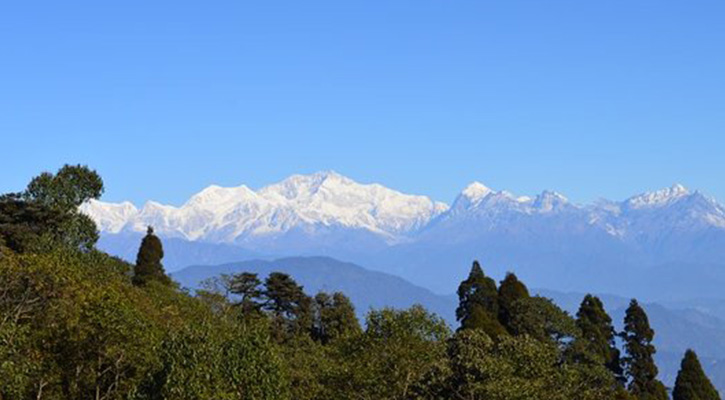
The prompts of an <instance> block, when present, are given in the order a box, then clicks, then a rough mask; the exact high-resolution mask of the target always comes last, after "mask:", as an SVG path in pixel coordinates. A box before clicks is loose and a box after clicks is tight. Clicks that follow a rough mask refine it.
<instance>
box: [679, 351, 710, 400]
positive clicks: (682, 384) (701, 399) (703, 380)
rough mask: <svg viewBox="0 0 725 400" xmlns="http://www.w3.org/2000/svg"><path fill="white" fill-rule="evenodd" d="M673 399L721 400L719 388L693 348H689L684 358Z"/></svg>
mask: <svg viewBox="0 0 725 400" xmlns="http://www.w3.org/2000/svg"><path fill="white" fill-rule="evenodd" d="M672 400H720V395H719V394H718V392H717V389H715V387H714V386H713V385H712V382H710V379H708V378H707V375H705V371H703V370H702V365H700V360H698V359H697V354H695V352H694V351H692V350H687V351H686V352H685V357H684V358H683V359H682V364H681V365H680V372H679V373H677V380H676V381H675V389H674V390H673V392H672Z"/></svg>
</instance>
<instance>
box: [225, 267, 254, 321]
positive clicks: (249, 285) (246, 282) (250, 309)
mask: <svg viewBox="0 0 725 400" xmlns="http://www.w3.org/2000/svg"><path fill="white" fill-rule="evenodd" d="M261 285H262V281H260V280H259V277H258V276H257V274H254V273H251V272H242V273H241V274H235V275H234V276H232V277H231V279H230V282H229V292H230V293H232V294H235V295H237V296H239V297H241V299H240V300H239V301H238V302H236V303H235V305H237V306H239V307H240V308H241V311H242V314H243V315H245V316H248V315H254V314H257V313H258V312H259V311H260V309H261V307H262V305H261V303H260V302H259V299H260V297H261V296H262V290H261V288H260V286H261Z"/></svg>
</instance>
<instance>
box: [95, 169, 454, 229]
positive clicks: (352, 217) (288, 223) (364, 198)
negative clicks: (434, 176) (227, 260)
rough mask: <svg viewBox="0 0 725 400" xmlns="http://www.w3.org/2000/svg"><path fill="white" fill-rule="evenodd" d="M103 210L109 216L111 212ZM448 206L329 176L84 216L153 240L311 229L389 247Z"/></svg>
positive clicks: (210, 190) (212, 189)
mask: <svg viewBox="0 0 725 400" xmlns="http://www.w3.org/2000/svg"><path fill="white" fill-rule="evenodd" d="M109 209H113V207H110V208H109ZM447 209H448V207H447V205H445V204H443V203H438V202H434V201H432V200H431V199H430V198H428V197H426V196H415V195H408V194H404V193H400V192H397V191H395V190H392V189H388V188H386V187H384V186H382V185H379V184H360V183H357V182H355V181H353V180H352V179H349V178H346V177H344V176H342V175H340V174H338V173H336V172H334V171H325V172H318V173H315V174H310V175H293V176H291V177H289V178H287V179H285V180H283V181H281V182H279V183H276V184H273V185H269V186H266V187H264V188H262V189H260V190H258V191H254V190H252V189H250V188H248V187H247V186H244V185H242V186H238V187H230V188H225V187H221V186H218V185H211V186H209V187H207V188H205V189H204V190H202V191H201V192H199V193H197V194H195V195H194V196H192V197H191V198H190V199H189V200H188V201H187V202H186V203H185V204H184V205H182V206H181V207H173V206H167V205H163V204H160V203H157V202H153V201H149V202H147V203H146V204H145V205H144V207H143V208H142V209H141V210H140V211H138V210H137V211H136V212H135V213H131V214H129V215H128V216H127V218H126V221H122V220H123V218H121V217H119V216H117V215H116V214H118V213H114V214H113V215H112V216H111V217H108V216H105V212H104V211H103V210H99V211H98V212H96V213H92V212H89V213H88V214H89V215H91V216H92V217H93V218H94V219H95V220H96V221H99V222H100V221H106V220H108V219H110V220H112V221H113V223H100V224H99V225H101V228H102V230H104V231H105V230H107V229H105V228H106V227H109V228H113V232H117V231H118V230H120V229H122V228H123V227H128V229H132V230H136V231H141V230H143V229H145V227H146V226H147V225H153V226H154V227H155V228H156V230H157V232H159V233H162V234H166V235H172V236H179V237H184V238H187V239H191V240H197V239H206V240H214V241H225V242H231V241H236V240H241V239H240V238H246V237H249V236H255V235H274V234H280V233H284V232H287V231H290V230H293V229H296V228H300V229H303V230H306V231H313V230H314V229H315V228H314V227H315V226H317V225H321V226H326V227H333V226H339V227H344V228H348V229H363V230H368V231H371V232H374V233H376V234H380V235H382V236H383V237H385V238H386V240H395V238H397V237H398V236H400V235H407V234H408V233H410V232H413V231H415V230H417V229H419V228H421V227H422V226H424V225H425V224H426V223H427V222H428V221H430V219H431V218H433V217H435V216H437V215H439V214H441V213H443V212H445V211H446V210H447Z"/></svg>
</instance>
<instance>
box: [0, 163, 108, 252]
mask: <svg viewBox="0 0 725 400" xmlns="http://www.w3.org/2000/svg"><path fill="white" fill-rule="evenodd" d="M102 193H103V181H102V180H101V178H100V176H98V174H97V173H96V172H95V171H93V170H91V169H89V168H88V167H85V166H80V165H75V166H71V165H65V166H63V168H61V169H60V170H59V171H58V172H57V173H56V174H55V175H54V174H51V173H49V172H44V173H42V174H40V175H39V176H37V177H35V178H33V180H32V181H31V182H30V183H29V184H28V187H27V188H26V190H25V191H24V192H22V193H14V194H13V193H11V194H6V195H3V196H0V237H2V238H3V241H4V242H5V244H6V245H7V246H8V247H10V248H11V249H13V250H14V251H16V252H19V253H22V252H36V253H37V252H43V251H50V250H51V249H52V248H55V247H57V246H67V247H69V248H73V249H80V250H84V251H89V250H91V249H92V248H93V246H94V245H95V243H96V241H98V231H97V229H96V225H95V223H94V222H93V221H92V220H91V219H90V218H89V217H88V216H86V215H84V214H81V213H80V212H79V211H78V207H79V206H80V205H81V204H83V203H84V202H86V201H88V200H90V199H97V198H99V197H100V196H101V194H102Z"/></svg>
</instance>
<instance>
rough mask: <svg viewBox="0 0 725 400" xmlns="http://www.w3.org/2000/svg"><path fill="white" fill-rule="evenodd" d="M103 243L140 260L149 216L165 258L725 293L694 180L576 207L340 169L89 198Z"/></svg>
mask: <svg viewBox="0 0 725 400" xmlns="http://www.w3.org/2000/svg"><path fill="white" fill-rule="evenodd" d="M81 210H82V212H84V213H86V214H88V215H89V216H90V217H91V218H93V219H94V220H95V221H96V222H97V224H98V226H99V228H100V230H101V233H102V240H101V243H100V246H101V247H102V248H105V249H107V250H109V251H110V252H112V253H115V254H118V255H121V256H124V257H126V258H131V257H133V251H135V248H136V246H137V244H138V240H139V237H140V235H141V234H142V232H144V231H145V230H146V226H147V225H151V226H153V227H154V228H155V230H156V232H158V233H159V235H161V236H162V237H164V238H165V239H167V240H172V241H174V242H175V243H176V245H175V246H174V247H175V248H177V250H176V251H172V252H171V253H169V252H168V251H167V254H169V257H167V261H166V266H167V268H168V269H169V270H176V269H180V268H183V267H185V266H188V265H194V264H211V263H221V262H228V261H229V262H230V261H239V260H243V259H249V258H260V257H261V258H273V257H280V256H298V255H327V256H332V257H336V258H339V259H343V260H348V261H351V262H356V263H359V264H361V265H365V266H366V267H368V268H371V269H376V270H380V271H384V272H388V273H392V274H395V275H399V276H401V277H403V278H405V279H407V280H409V281H411V282H413V283H415V284H418V285H420V286H423V287H426V288H428V289H431V290H433V291H435V292H438V293H451V292H453V290H455V286H456V284H457V283H458V282H459V281H460V280H461V279H462V277H463V276H465V274H466V273H467V270H468V268H469V266H470V262H471V261H472V260H473V259H479V260H481V261H482V263H483V264H484V265H485V267H486V269H487V271H488V272H489V273H491V274H492V275H494V276H501V275H503V274H504V273H505V272H506V271H507V270H513V271H516V272H517V274H519V275H520V276H521V277H522V278H523V279H525V280H526V281H527V282H531V283H532V284H533V285H536V286H539V287H547V288H551V289H556V290H564V291H572V290H574V291H597V292H610V293H614V294H621V295H624V296H641V297H645V298H647V299H652V300H667V301H675V300H686V299H690V298H692V297H693V296H697V297H701V298H702V297H705V298H707V297H713V298H722V297H725V295H723V294H722V290H721V288H722V287H723V285H725V207H723V206H722V205H721V204H719V203H718V202H717V201H716V200H715V199H713V198H711V197H708V196H706V195H704V194H702V193H701V192H699V191H690V190H688V189H686V188H685V187H683V186H681V185H674V186H673V187H671V188H666V189H663V190H659V191H655V192H650V193H644V194H640V195H636V196H633V197H631V198H628V199H625V200H623V201H609V200H602V201H598V202H596V203H593V204H576V203H573V202H570V201H569V200H567V198H566V197H564V196H563V195H561V194H559V193H557V192H554V191H544V192H542V193H541V194H538V195H536V196H517V195H514V194H512V193H509V192H507V191H503V190H502V191H497V190H493V189H490V188H488V187H486V186H485V185H483V184H481V183H478V182H474V183H472V184H470V185H469V186H468V187H466V188H465V189H464V190H463V191H462V192H461V193H460V194H459V195H458V196H457V197H456V199H455V200H454V201H453V202H452V203H451V204H450V206H449V205H447V204H445V203H442V202H438V201H434V200H432V199H430V198H428V197H426V196H420V195H409V194H404V193H401V192H398V191H395V190H392V189H389V188H386V187H384V186H381V185H378V184H360V183H357V182H355V181H353V180H351V179H349V178H346V177H344V176H342V175H340V174H337V173H335V172H320V173H315V174H311V175H294V176H291V177H289V178H287V179H285V180H283V181H282V182H279V183H276V184H273V185H270V186H266V187H263V188H261V189H259V190H256V191H255V190H252V189H250V188H248V187H247V186H239V187H232V188H223V187H219V186H210V187H208V188H206V189H204V190H202V191H201V192H199V193H198V194H196V195H194V196H192V197H191V198H190V199H189V200H188V201H187V202H186V203H185V204H183V205H182V206H180V207H174V206H168V205H162V204H159V203H156V202H153V201H149V202H148V203H146V204H145V205H144V206H143V207H142V208H140V209H139V208H136V207H135V206H134V205H133V204H131V203H129V202H124V203H119V204H113V203H106V202H101V201H95V200H93V201H90V202H88V203H86V204H84V205H83V206H82V207H81Z"/></svg>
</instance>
